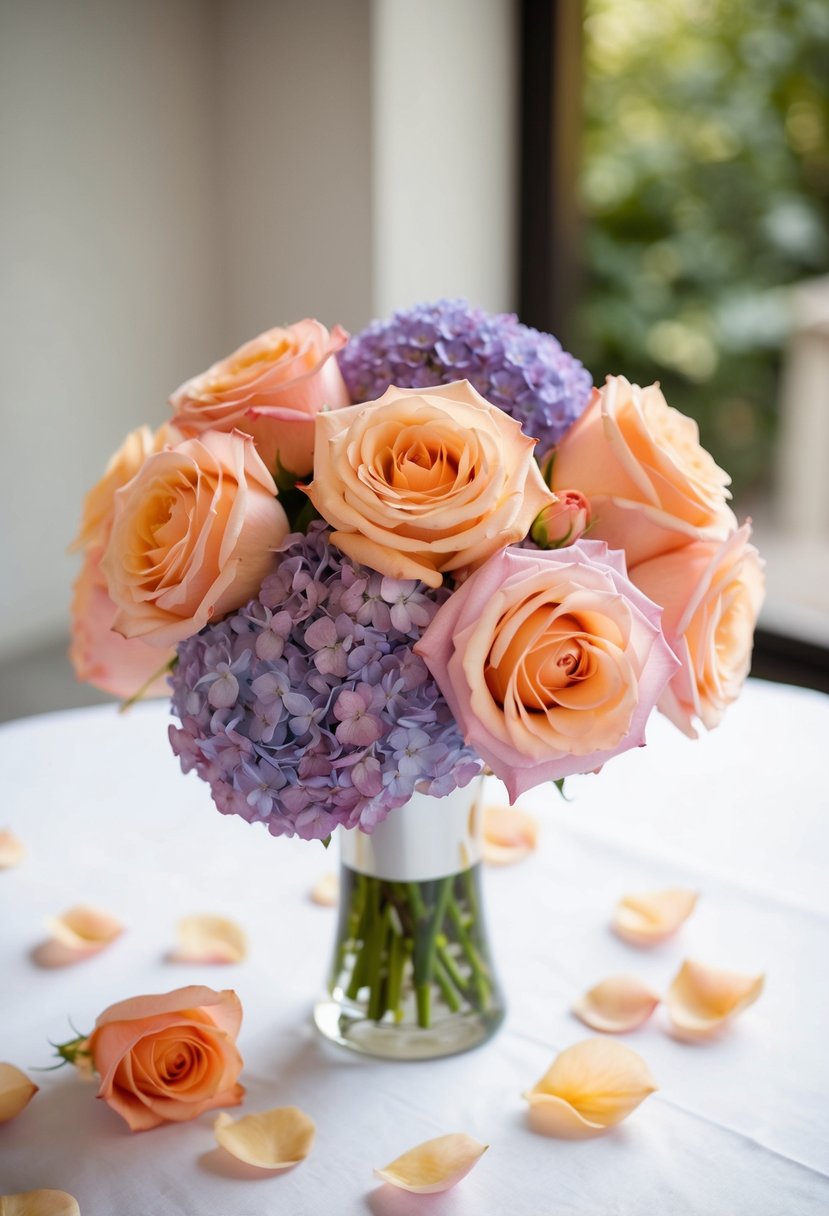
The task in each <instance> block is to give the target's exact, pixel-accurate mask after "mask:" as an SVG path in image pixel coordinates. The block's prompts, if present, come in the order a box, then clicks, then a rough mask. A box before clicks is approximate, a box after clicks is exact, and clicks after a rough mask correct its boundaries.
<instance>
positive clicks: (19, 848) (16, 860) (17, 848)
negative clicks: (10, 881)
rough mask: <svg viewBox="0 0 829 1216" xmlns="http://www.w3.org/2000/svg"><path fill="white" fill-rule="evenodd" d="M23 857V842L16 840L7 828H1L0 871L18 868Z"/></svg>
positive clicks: (24, 853)
mask: <svg viewBox="0 0 829 1216" xmlns="http://www.w3.org/2000/svg"><path fill="white" fill-rule="evenodd" d="M25 856H26V849H25V848H24V846H23V842H22V841H20V840H18V839H17V837H16V836H15V835H14V833H13V832H10V831H9V829H8V828H3V830H2V831H0V870H10V869H11V868H12V867H13V866H19V865H20V863H21V861H22V860H23V858H24V857H25Z"/></svg>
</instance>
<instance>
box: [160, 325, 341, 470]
mask: <svg viewBox="0 0 829 1216" xmlns="http://www.w3.org/2000/svg"><path fill="white" fill-rule="evenodd" d="M347 341H348V334H347V333H346V331H345V330H344V329H342V328H341V327H340V326H339V325H335V326H334V328H333V330H332V331H331V332H330V333H329V332H328V330H327V329H326V328H325V326H324V325H321V324H320V322H319V321H313V320H305V321H297V322H296V323H295V324H293V325H288V326H286V327H285V328H284V329H269V330H268V331H267V333H264V334H260V335H259V337H258V338H253V339H252V341H250V342H246V343H245V345H244V346H240V347H239V349H238V350H236V351H234V352H233V354H232V355H228V356H227V358H226V359H222V360H220V362H218V363H214V364H213V366H212V367H211V368H209V369H208V370H207V371H206V372H202V374H201V375H200V376H195V377H194V378H193V379H192V380H188V381H187V382H186V383H185V384H182V386H181V388H178V389H176V391H175V392H174V393H173V395H172V397H171V398H170V404H171V405H172V407H173V410H174V411H175V418H174V422H175V425H176V426H177V427H179V428H180V430H181V431H182V432H183V434H185V435H190V436H192V435H199V434H201V432H202V431H205V430H207V429H209V428H212V429H213V430H217V431H232V430H233V429H234V428H238V429H239V430H240V431H244V432H245V433H246V434H248V435H252V436H253V439H254V442H255V443H256V447H257V450H258V452H259V455H260V456H261V457H262V459H263V460H264V462H265V464H266V465H267V466H268V468H269V469H270V470H271V472H274V473H275V472H276V468H277V454H278V456H279V463H280V464H281V466H282V468H284V469H288V470H290V471H291V472H292V473H295V474H297V475H305V474H306V473H310V471H311V468H312V466H313V463H314V416H315V414H316V413H317V412H318V411H319V410H320V409H322V408H323V407H325V408H327V409H331V410H335V409H339V408H340V406H343V405H348V404H349V396H348V390H347V389H346V387H345V381H344V380H343V378H342V375H341V374H340V369H339V366H338V364H337V360H336V358H335V355H336V352H337V351H338V350H340V349H341V348H342V347H343V346H345V344H346V342H347Z"/></svg>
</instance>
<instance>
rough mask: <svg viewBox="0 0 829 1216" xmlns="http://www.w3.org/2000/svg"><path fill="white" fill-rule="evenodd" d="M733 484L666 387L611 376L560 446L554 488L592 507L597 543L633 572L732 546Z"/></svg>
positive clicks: (553, 481) (556, 455) (593, 527)
mask: <svg viewBox="0 0 829 1216" xmlns="http://www.w3.org/2000/svg"><path fill="white" fill-rule="evenodd" d="M729 480H730V479H729V477H728V475H727V474H726V473H724V472H723V471H722V469H720V468H718V467H717V465H716V464H715V463H714V461H713V459H712V458H711V456H710V455H709V454H708V452H706V451H705V449H704V448H703V447H701V446H700V442H699V431H698V429H697V424H696V423H695V422H694V421H693V420H692V419H690V418H686V417H685V415H684V414H680V413H679V411H678V410H675V409H671V407H670V406H669V405H668V403H667V402H666V400H665V398H664V397H663V395H662V393H661V392H660V390H659V386H658V385H656V384H652V385H650V386H649V387H648V388H640V387H639V385H638V384H629V383H628V381H627V380H626V379H625V378H624V376H608V378H607V383H606V384H605V386H604V388H602V389H601V390H598V389H594V392H593V400H592V402H591V404H590V405H589V406H588V408H587V410H586V411H585V412H584V414H582V416H581V418H579V419H578V421H577V422H575V423H574V424H573V426H572V427H571V428H570V430H569V431H568V432H567V434H566V435H565V436H564V438H563V439H562V441H561V443H560V444H559V446H558V448H557V450H556V453H555V459H554V461H553V465H552V474H551V485H552V488H553V489H554V490H555V491H556V492H557V493H558V491H559V488H560V487H562V488H563V487H570V486H573V487H576V488H577V489H579V490H581V492H582V494H585V495H586V496H587V497H588V498H589V499H590V506H591V510H592V512H593V526H592V528H591V532H590V535H591V537H595V538H596V539H597V540H603V541H606V542H607V544H608V545H610V546H611V548H613V549H624V551H625V554H626V556H627V564H628V569H631V568H632V567H633V566H635V565H636V564H637V563H639V562H641V561H646V560H647V559H648V558H650V557H655V556H657V555H658V554H660V553H667V552H669V551H670V550H671V549H678V548H680V546H682V545H686V544H688V542H689V541H691V540H724V539H725V538H726V536H727V535H728V534H729V532H730V531H731V530H732V529H733V528H734V527H735V526H736V523H737V521H736V519H735V518H734V513H733V512H732V511H731V509H730V508H729V507H728V505H727V502H726V500H727V499H728V497H729V493H728V489H727V486H728V482H729Z"/></svg>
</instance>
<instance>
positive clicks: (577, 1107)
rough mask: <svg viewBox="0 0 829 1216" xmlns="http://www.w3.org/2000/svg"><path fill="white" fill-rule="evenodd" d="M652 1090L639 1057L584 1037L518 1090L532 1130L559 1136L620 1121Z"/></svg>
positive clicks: (572, 1135)
mask: <svg viewBox="0 0 829 1216" xmlns="http://www.w3.org/2000/svg"><path fill="white" fill-rule="evenodd" d="M656 1089H657V1085H656V1082H655V1081H654V1079H653V1077H652V1076H651V1074H650V1071H649V1070H648V1066H647V1064H646V1063H645V1061H644V1060H643V1059H642V1057H641V1056H639V1055H637V1054H636V1052H635V1051H633V1050H632V1049H631V1048H630V1047H626V1046H625V1045H624V1044H623V1043H617V1042H615V1041H614V1040H612V1039H585V1040H584V1041H583V1042H581V1043H574V1044H573V1046H572V1047H567V1048H565V1050H564V1051H562V1052H561V1053H560V1054H559V1055H558V1056H556V1058H555V1060H554V1061H553V1063H552V1065H551V1067H550V1068H549V1069H548V1070H547V1072H546V1073H545V1074H544V1076H543V1077H542V1078H541V1080H540V1081H538V1082H537V1084H535V1085H534V1086H533V1088H532V1089H531V1090H529V1091H528V1092H527V1093H525V1094H524V1097H525V1098H526V1099H527V1101H528V1102H529V1104H530V1113H531V1120H532V1123H533V1124H534V1126H535V1127H536V1130H538V1131H542V1132H544V1134H545V1135H548V1136H560V1137H563V1138H565V1139H575V1138H577V1137H583V1136H590V1135H594V1134H597V1133H599V1132H602V1131H606V1130H607V1128H609V1127H612V1126H613V1125H614V1124H616V1123H620V1122H621V1121H622V1119H625V1118H627V1116H628V1115H629V1114H630V1113H631V1111H632V1110H635V1109H636V1107H637V1106H638V1105H639V1103H640V1102H642V1101H644V1099H645V1098H647V1096H648V1094H652V1093H653V1092H654V1091H655V1090H656Z"/></svg>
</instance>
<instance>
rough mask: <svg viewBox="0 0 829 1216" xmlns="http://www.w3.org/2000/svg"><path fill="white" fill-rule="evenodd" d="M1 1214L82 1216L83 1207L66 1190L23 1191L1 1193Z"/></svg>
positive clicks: (11, 1215) (19, 1215)
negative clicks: (10, 1193) (8, 1193)
mask: <svg viewBox="0 0 829 1216" xmlns="http://www.w3.org/2000/svg"><path fill="white" fill-rule="evenodd" d="M0 1216H81V1209H80V1208H79V1207H78V1201H77V1199H73V1197H72V1196H71V1195H67V1193H66V1191H49V1190H38V1191H22V1192H21V1193H20V1194H18V1195H0Z"/></svg>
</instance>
